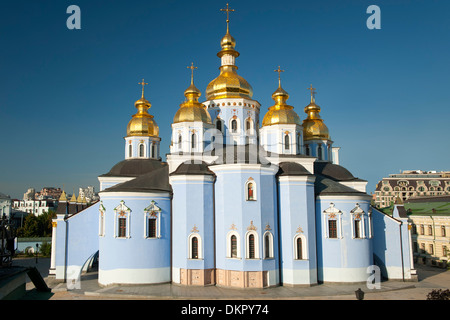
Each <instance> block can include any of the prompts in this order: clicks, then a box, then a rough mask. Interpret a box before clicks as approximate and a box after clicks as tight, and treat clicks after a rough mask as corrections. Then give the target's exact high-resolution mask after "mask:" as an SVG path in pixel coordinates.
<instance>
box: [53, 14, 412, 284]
mask: <svg viewBox="0 0 450 320" xmlns="http://www.w3.org/2000/svg"><path fill="white" fill-rule="evenodd" d="M227 10H228V9H227ZM220 46H221V50H220V52H219V53H218V54H217V56H218V57H219V58H220V61H221V63H220V73H219V75H218V76H217V77H216V78H215V79H213V80H212V81H211V82H210V83H209V85H208V86H207V88H206V99H205V101H203V102H200V101H199V99H200V97H201V91H200V90H199V89H197V87H196V86H195V84H194V69H195V67H194V66H193V65H192V66H191V67H190V68H191V71H192V74H191V81H190V85H189V86H188V88H187V89H186V91H185V92H184V95H185V97H186V99H185V101H184V102H183V103H182V104H181V105H180V106H179V109H178V111H177V112H176V114H175V115H174V120H173V123H172V136H171V144H170V152H169V153H168V154H167V155H166V159H165V161H162V158H161V157H160V153H161V150H160V142H161V137H160V136H159V127H158V125H157V123H156V120H155V118H154V116H153V115H151V114H150V113H149V111H148V110H149V109H150V107H151V103H150V102H149V101H148V100H147V99H146V98H145V96H144V85H145V83H144V82H142V83H141V84H142V96H141V98H140V99H139V100H137V101H136V102H135V107H136V109H137V112H136V114H134V115H133V116H132V118H131V120H130V121H129V123H128V126H127V135H126V137H125V138H124V141H125V148H124V160H122V161H120V162H118V163H117V164H116V165H115V166H113V167H112V168H111V169H110V170H109V171H108V172H107V173H105V174H102V175H100V176H99V177H98V179H99V183H100V192H99V196H100V201H98V202H96V203H95V204H92V205H90V206H88V207H86V206H81V207H78V209H77V210H75V211H73V210H72V209H71V208H73V205H74V204H75V203H74V201H72V200H67V199H66V196H65V194H64V193H63V195H62V196H61V199H60V204H59V207H58V212H57V218H56V219H54V221H53V238H52V259H51V270H50V273H51V274H53V275H54V276H55V277H56V278H57V279H61V280H64V281H67V282H68V283H71V282H76V280H77V279H79V277H80V274H81V273H82V272H83V271H86V270H88V269H89V268H90V267H91V266H92V264H93V263H96V262H98V282H99V284H100V285H103V286H107V285H112V284H157V283H172V284H177V285H185V286H206V285H217V286H222V287H232V288H266V287H272V286H280V285H283V286H312V285H317V284H320V283H327V282H332V283H355V282H366V281H367V279H368V278H369V277H370V276H371V274H372V270H374V266H376V268H378V269H377V270H380V272H381V275H382V276H383V277H385V278H387V279H401V280H413V279H414V278H415V270H414V265H413V259H412V257H413V255H412V242H411V235H410V224H409V223H408V218H407V215H406V212H405V210H404V208H403V206H402V204H400V203H399V204H396V206H395V210H394V213H393V215H392V216H387V215H385V214H384V213H382V212H380V211H378V210H376V209H375V208H374V207H372V206H371V203H370V201H371V196H370V195H368V194H367V193H366V184H367V181H365V180H362V179H359V178H356V177H354V176H353V175H352V174H351V173H350V171H348V170H347V169H346V168H344V167H342V166H341V165H339V157H338V155H339V154H338V150H339V148H336V147H333V143H334V142H333V141H332V140H331V136H330V132H329V130H328V128H327V126H326V125H325V123H324V121H323V119H322V118H321V116H320V111H321V108H320V107H319V105H318V104H316V93H315V91H314V90H315V89H314V88H313V87H312V86H311V87H310V88H309V90H310V91H311V97H310V102H309V104H307V105H306V107H305V108H304V112H305V117H304V120H303V121H302V120H301V119H300V116H299V115H298V113H297V112H296V111H295V110H294V107H293V106H291V105H289V104H288V99H289V94H288V93H287V92H286V91H285V90H284V89H283V88H282V85H281V77H280V75H281V72H282V71H283V70H281V69H280V68H278V70H276V71H277V72H278V76H279V77H278V79H279V83H278V87H277V88H274V89H275V91H274V93H273V94H272V98H273V100H274V104H273V106H271V107H269V108H268V110H267V111H266V112H265V113H264V112H263V114H262V115H260V112H261V105H260V103H259V102H258V101H257V100H255V99H254V98H253V89H252V87H251V85H250V84H249V83H248V82H247V81H246V80H245V79H244V78H243V77H241V76H240V75H239V74H238V72H237V70H238V68H237V65H236V59H237V58H238V57H239V52H238V51H236V41H235V39H234V38H233V37H232V36H231V34H230V31H229V21H228V20H227V31H226V34H225V36H224V37H223V38H222V39H221V42H220ZM260 116H262V122H261V123H260ZM75 205H76V204H75Z"/></svg>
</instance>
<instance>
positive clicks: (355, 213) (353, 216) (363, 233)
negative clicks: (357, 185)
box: [350, 203, 366, 239]
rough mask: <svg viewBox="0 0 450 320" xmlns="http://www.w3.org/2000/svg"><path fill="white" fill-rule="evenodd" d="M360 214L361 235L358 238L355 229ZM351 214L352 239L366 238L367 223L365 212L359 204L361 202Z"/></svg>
mask: <svg viewBox="0 0 450 320" xmlns="http://www.w3.org/2000/svg"><path fill="white" fill-rule="evenodd" d="M358 215H359V222H358V223H359V232H360V237H358V238H356V230H355V223H356V221H357V219H356V218H357V216H358ZM350 216H351V220H352V223H351V225H352V239H365V238H366V228H365V227H366V225H365V216H366V215H365V212H364V210H363V209H361V207H360V206H359V203H357V204H356V207H355V208H354V209H353V210H351V211H350Z"/></svg>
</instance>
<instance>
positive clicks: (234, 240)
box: [230, 235, 237, 258]
mask: <svg viewBox="0 0 450 320" xmlns="http://www.w3.org/2000/svg"><path fill="white" fill-rule="evenodd" d="M230 247H231V258H237V238H236V236H235V235H232V236H231V238H230Z"/></svg>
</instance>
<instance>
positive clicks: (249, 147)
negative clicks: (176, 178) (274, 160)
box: [204, 144, 270, 165]
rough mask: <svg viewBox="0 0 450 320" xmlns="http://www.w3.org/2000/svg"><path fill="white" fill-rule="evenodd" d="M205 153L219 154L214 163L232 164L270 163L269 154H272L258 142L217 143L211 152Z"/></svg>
mask: <svg viewBox="0 0 450 320" xmlns="http://www.w3.org/2000/svg"><path fill="white" fill-rule="evenodd" d="M204 155H211V156H219V158H218V159H217V160H216V161H215V162H214V163H212V165H219V164H232V163H250V164H252V163H254V164H263V165H270V162H269V160H267V158H266V157H267V156H270V153H268V152H267V151H266V150H264V148H262V147H261V146H259V145H256V144H246V145H225V146H223V145H215V147H214V149H212V150H211V151H210V152H205V153H204Z"/></svg>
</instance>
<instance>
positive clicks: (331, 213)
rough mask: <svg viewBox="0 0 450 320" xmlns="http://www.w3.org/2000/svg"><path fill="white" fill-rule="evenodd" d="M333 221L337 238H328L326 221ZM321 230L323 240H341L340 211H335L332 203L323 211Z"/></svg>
mask: <svg viewBox="0 0 450 320" xmlns="http://www.w3.org/2000/svg"><path fill="white" fill-rule="evenodd" d="M331 219H334V220H336V229H337V230H336V232H337V238H330V236H329V228H328V221H329V220H331ZM323 226H324V228H323V230H324V238H326V239H342V238H343V232H342V211H341V210H339V209H337V208H336V207H335V206H334V203H332V202H331V203H330V207H329V208H328V209H326V210H324V211H323Z"/></svg>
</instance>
